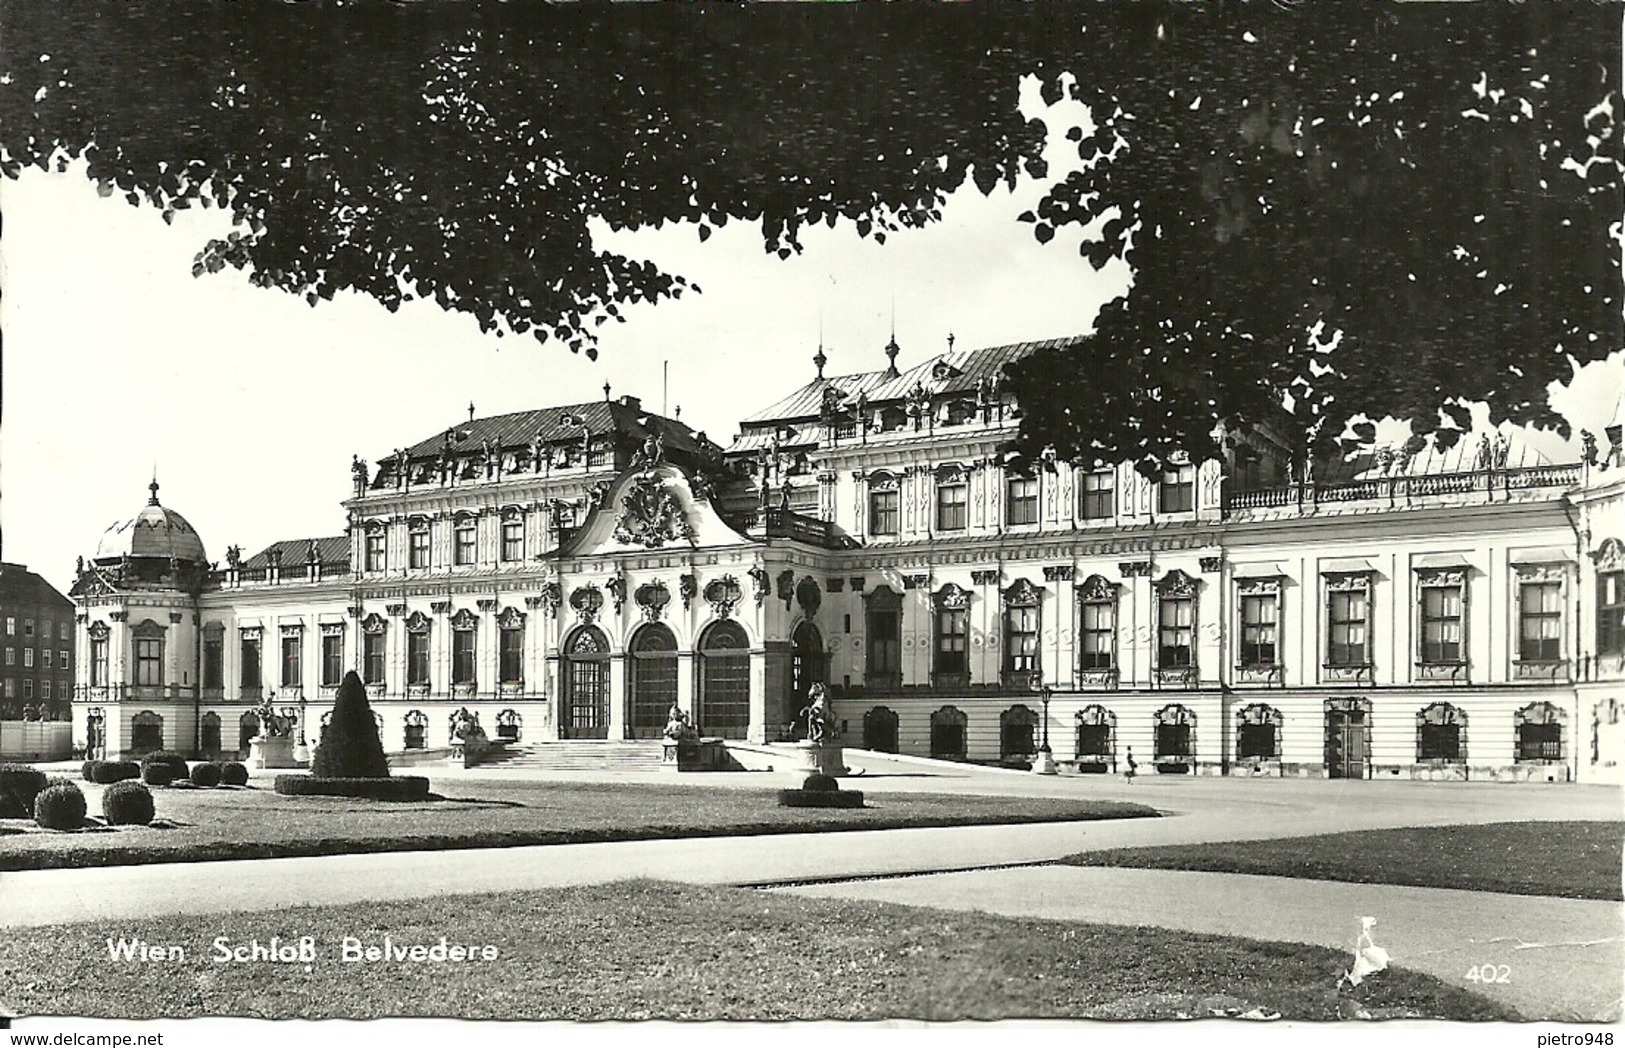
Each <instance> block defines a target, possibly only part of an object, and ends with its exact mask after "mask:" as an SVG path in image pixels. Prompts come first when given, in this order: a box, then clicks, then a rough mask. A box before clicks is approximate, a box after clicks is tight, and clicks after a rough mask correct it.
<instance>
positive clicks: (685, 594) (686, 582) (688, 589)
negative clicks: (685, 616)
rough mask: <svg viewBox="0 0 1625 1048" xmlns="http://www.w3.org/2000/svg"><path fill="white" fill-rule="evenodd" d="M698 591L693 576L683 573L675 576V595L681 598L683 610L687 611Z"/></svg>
mask: <svg viewBox="0 0 1625 1048" xmlns="http://www.w3.org/2000/svg"><path fill="white" fill-rule="evenodd" d="M698 592H699V585H698V583H697V582H696V581H695V579H694V576H693V575H692V574H689V573H685V574H682V575H679V576H677V595H678V596H680V597H682V598H683V610H684V611H687V610H688V609H689V607H690V605H692V604H693V603H694V595H695V594H696V593H698Z"/></svg>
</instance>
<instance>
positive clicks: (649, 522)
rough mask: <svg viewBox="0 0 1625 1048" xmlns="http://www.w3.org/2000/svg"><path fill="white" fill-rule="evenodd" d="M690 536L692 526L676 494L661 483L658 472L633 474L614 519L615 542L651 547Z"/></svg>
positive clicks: (688, 539)
mask: <svg viewBox="0 0 1625 1048" xmlns="http://www.w3.org/2000/svg"><path fill="white" fill-rule="evenodd" d="M693 538H694V528H693V526H692V525H690V524H689V522H688V518H687V517H686V516H685V515H684V514H683V507H682V506H681V505H680V504H679V503H678V501H677V498H676V496H674V495H673V494H672V493H671V492H670V491H668V490H667V489H666V486H665V485H664V484H662V483H661V481H660V475H659V474H658V473H657V472H655V471H654V470H653V469H650V470H648V471H646V472H644V473H642V474H640V475H638V476H637V477H634V478H633V480H632V483H631V484H630V485H628V487H627V489H626V493H625V494H624V495H622V496H621V515H620V519H618V520H616V521H615V539H616V541H618V542H625V543H627V544H628V545H638V546H647V547H648V548H650V549H654V548H655V547H657V546H664V545H665V544H666V543H668V542H676V541H678V540H684V541H693Z"/></svg>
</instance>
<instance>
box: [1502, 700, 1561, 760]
mask: <svg viewBox="0 0 1625 1048" xmlns="http://www.w3.org/2000/svg"><path fill="white" fill-rule="evenodd" d="M1512 722H1513V724H1514V725H1516V727H1517V730H1518V746H1517V759H1518V760H1520V761H1539V762H1545V761H1561V760H1562V759H1563V711H1562V710H1560V709H1558V708H1557V707H1556V706H1553V705H1552V704H1551V703H1549V702H1536V703H1532V704H1530V705H1528V706H1525V707H1524V708H1523V709H1521V710H1518V711H1517V712H1516V713H1514V714H1513V715H1512Z"/></svg>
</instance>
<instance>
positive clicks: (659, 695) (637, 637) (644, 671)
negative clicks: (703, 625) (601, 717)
mask: <svg viewBox="0 0 1625 1048" xmlns="http://www.w3.org/2000/svg"><path fill="white" fill-rule="evenodd" d="M628 648H629V649H630V650H629V651H628V652H627V670H628V672H627V692H628V704H629V705H630V707H631V708H630V710H629V715H628V717H627V720H628V722H629V729H630V732H631V736H632V738H634V739H658V738H660V735H661V732H662V731H664V729H665V726H666V719H667V717H666V715H667V713H668V712H669V711H670V710H671V708H672V706H673V705H675V704H676V702H677V638H676V637H675V636H674V635H673V634H672V632H671V630H670V629H668V628H666V627H665V626H663V625H661V624H660V623H658V622H651V623H649V624H648V625H646V626H644V627H643V628H641V629H639V630H638V631H637V632H636V633H634V634H632V642H631V644H629V645H628Z"/></svg>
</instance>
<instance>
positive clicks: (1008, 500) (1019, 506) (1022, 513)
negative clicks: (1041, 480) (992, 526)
mask: <svg viewBox="0 0 1625 1048" xmlns="http://www.w3.org/2000/svg"><path fill="white" fill-rule="evenodd" d="M1004 494H1005V502H1004V522H1005V523H1006V524H1008V525H1011V526H1012V527H1014V526H1016V525H1018V524H1037V523H1038V478H1037V477H1022V476H1013V477H1007V478H1006V479H1005V482H1004Z"/></svg>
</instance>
